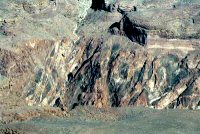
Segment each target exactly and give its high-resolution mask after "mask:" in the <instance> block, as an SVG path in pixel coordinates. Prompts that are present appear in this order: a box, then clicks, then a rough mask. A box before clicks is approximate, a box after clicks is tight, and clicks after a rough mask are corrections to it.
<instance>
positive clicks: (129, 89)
mask: <svg viewBox="0 0 200 134" xmlns="http://www.w3.org/2000/svg"><path fill="white" fill-rule="evenodd" d="M36 2H37V1H36ZM66 2H67V3H66ZM192 2H193V4H188V3H181V2H179V1H176V2H174V3H167V1H163V2H160V4H159V5H156V4H153V2H152V1H143V2H140V1H134V2H128V1H115V2H111V1H105V2H104V1H98V2H97V3H99V4H97V5H96V6H98V5H99V6H100V7H95V10H93V9H90V7H91V5H94V4H95V2H94V1H64V0H63V1H62V0H60V1H59V0H57V1H50V2H49V3H48V2H47V3H45V4H44V5H42V6H41V4H40V6H35V4H32V3H28V4H27V3H26V2H22V3H21V4H20V3H16V2H10V3H5V2H4V1H2V4H1V5H3V4H4V6H8V8H10V7H11V5H12V7H13V8H12V9H10V10H9V11H8V14H12V12H14V11H15V10H16V9H18V10H17V11H18V12H17V17H15V18H13V16H9V17H10V18H5V16H2V21H1V27H0V31H1V38H2V40H1V49H0V74H1V75H0V78H1V79H0V80H1V82H0V84H1V90H0V92H1V93H2V94H5V95H3V96H4V98H5V99H7V100H9V99H11V100H10V101H11V102H12V98H9V95H8V96H6V93H7V92H8V93H10V94H13V96H14V97H13V99H15V97H16V98H20V99H21V100H22V101H23V100H26V103H27V104H28V105H41V106H47V105H50V106H57V107H60V108H61V109H65V108H67V109H73V108H75V107H76V106H80V105H93V106H96V107H98V108H102V107H123V106H129V105H131V106H145V107H154V108H157V109H164V108H187V109H197V108H199V106H200V103H199V102H200V96H199V95H200V40H199V37H200V34H199V32H200V30H199V26H200V19H199V17H200V13H199V9H200V6H199V4H198V2H196V1H192ZM102 3H103V8H102ZM110 3H111V4H110ZM19 5H20V6H19ZM152 5H154V6H152ZM111 7H113V8H112V9H114V8H116V10H112V11H111V10H110V9H111ZM38 8H39V9H38ZM93 8H94V7H93ZM30 9H31V11H30ZM72 9H73V10H72ZM5 99H4V100H1V101H2V102H1V103H2V104H3V105H6V104H4V102H3V101H5ZM20 102H21V101H20ZM20 105H21V104H20ZM23 105H26V104H23Z"/></svg>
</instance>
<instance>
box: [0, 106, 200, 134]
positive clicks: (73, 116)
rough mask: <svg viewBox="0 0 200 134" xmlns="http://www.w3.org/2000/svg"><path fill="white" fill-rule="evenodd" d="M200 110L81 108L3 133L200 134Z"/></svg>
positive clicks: (13, 126)
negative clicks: (63, 115) (62, 115)
mask: <svg viewBox="0 0 200 134" xmlns="http://www.w3.org/2000/svg"><path fill="white" fill-rule="evenodd" d="M199 124H200V112H199V111H190V110H180V111H178V110H154V109H146V108H141V107H140V108H134V109H133V108H131V107H127V108H109V109H96V108H93V107H78V108H77V109H75V110H73V111H71V112H69V113H66V115H65V117H64V118H63V117H62V118H60V117H58V116H45V115H42V114H41V116H38V117H34V118H32V119H30V120H27V121H22V122H13V123H10V124H7V125H1V126H0V133H2V134H3V133H6V132H7V133H27V134H44V133H46V134H55V133H59V134H68V133H72V134H75V133H76V134H94V133H95V134H107V133H109V134H122V133H128V134H129V133H130V134H169V133H174V134H189V133H190V134H198V133H199V131H200V128H199Z"/></svg>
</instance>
